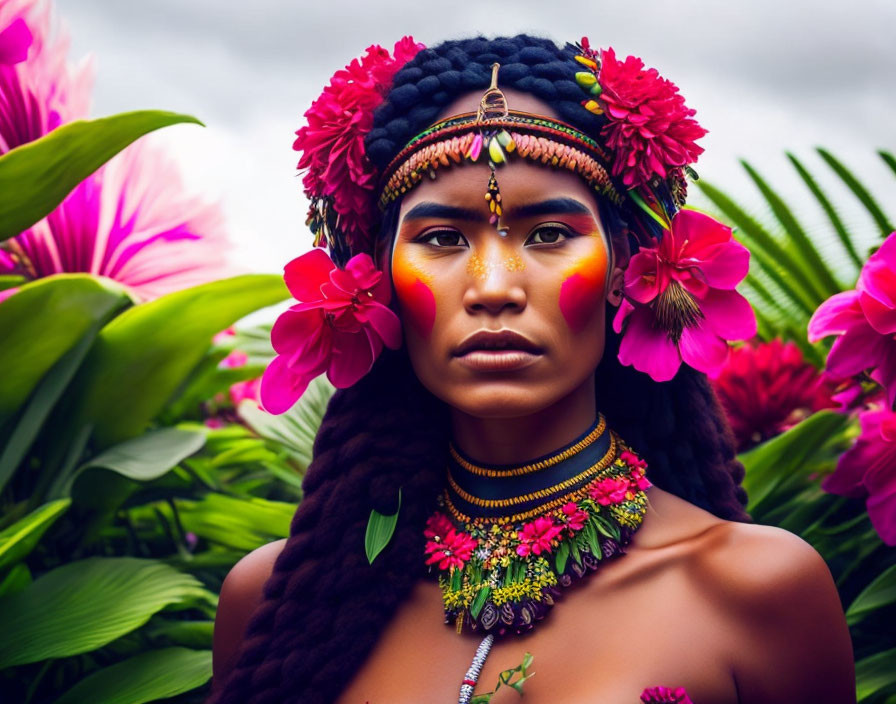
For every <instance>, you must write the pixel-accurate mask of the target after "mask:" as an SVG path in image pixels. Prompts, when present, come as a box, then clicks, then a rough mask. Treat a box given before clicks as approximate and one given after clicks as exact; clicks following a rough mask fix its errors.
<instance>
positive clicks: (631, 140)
mask: <svg viewBox="0 0 896 704" xmlns="http://www.w3.org/2000/svg"><path fill="white" fill-rule="evenodd" d="M597 80H598V83H600V86H601V88H602V92H601V94H600V100H601V102H602V103H603V104H604V112H605V113H606V115H607V118H608V119H609V124H607V125H606V126H605V127H604V128H603V130H602V131H601V134H602V135H603V137H604V138H605V139H606V143H607V146H609V147H610V148H611V149H612V150H613V151H614V153H615V159H614V162H613V166H612V171H613V175H614V176H619V175H621V176H622V182H623V183H624V184H625V185H626V186H628V187H629V188H636V187H638V186H643V185H644V184H647V183H648V182H649V181H650V180H651V179H652V178H653V177H654V176H659V177H660V178H666V175H667V174H668V172H669V170H670V169H673V168H675V167H680V166H684V165H685V164H690V163H693V162H695V161H696V160H697V157H698V156H699V155H700V154H701V153H702V152H703V147H699V146H697V144H696V142H695V140H697V139H699V138H700V137H702V136H703V135H705V134H706V130H705V129H703V128H702V127H701V126H700V125H699V124H697V121H696V120H695V119H694V118H693V115H694V113H695V111H694V110H693V109H691V108H688V107H687V106H686V105H685V104H684V97H683V96H682V95H681V94H680V93H679V92H678V87H677V86H676V85H675V84H674V83H672V82H671V81H668V80H666V79H665V78H663V77H661V76H660V75H659V73H657V70H656V69H654V68H651V69H645V68H644V62H643V61H641V59H639V58H637V57H635V56H629V57H627V58H626V59H625V61H618V60H617V59H616V53H615V52H614V51H613V49H604V50H603V51H601V55H600V73H599V74H598V79H597Z"/></svg>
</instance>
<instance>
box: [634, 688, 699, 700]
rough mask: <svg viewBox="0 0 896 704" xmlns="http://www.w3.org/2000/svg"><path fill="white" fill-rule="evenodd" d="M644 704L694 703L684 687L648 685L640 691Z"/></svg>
mask: <svg viewBox="0 0 896 704" xmlns="http://www.w3.org/2000/svg"><path fill="white" fill-rule="evenodd" d="M641 701H642V702H644V704H694V702H693V701H692V700H691V698H690V697H689V696H688V693H687V692H686V691H685V689H684V687H648V688H647V689H645V690H644V691H643V692H641Z"/></svg>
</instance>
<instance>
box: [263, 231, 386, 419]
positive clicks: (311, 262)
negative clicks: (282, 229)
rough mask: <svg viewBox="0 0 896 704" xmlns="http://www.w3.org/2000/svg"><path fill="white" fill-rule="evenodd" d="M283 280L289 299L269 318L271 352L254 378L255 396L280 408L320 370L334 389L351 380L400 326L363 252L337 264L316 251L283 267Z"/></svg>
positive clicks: (266, 405) (383, 281) (267, 405)
mask: <svg viewBox="0 0 896 704" xmlns="http://www.w3.org/2000/svg"><path fill="white" fill-rule="evenodd" d="M284 279H285V281H286V285H287V287H288V288H289V290H290V293H292V295H293V296H295V298H296V299H297V300H299V301H300V303H299V304H298V305H294V306H292V307H291V308H290V309H289V310H287V311H285V312H284V313H282V314H281V315H280V317H279V318H277V321H276V322H275V323H274V327H273V328H272V329H271V343H272V344H273V346H274V350H275V351H276V352H277V355H278V356H277V357H275V358H274V360H273V361H272V362H271V363H270V365H268V368H267V369H266V370H265V372H264V375H263V376H262V379H261V402H262V405H263V407H264V409H265V410H266V411H268V412H269V413H275V414H277V413H283V412H285V411H286V410H288V409H289V408H290V407H291V406H292V405H293V404H294V403H295V402H296V401H297V400H298V399H299V397H300V396H301V395H302V394H303V393H304V392H305V389H306V388H307V387H308V384H309V382H310V381H311V380H312V379H313V378H314V377H316V376H318V375H320V374H323V373H324V372H326V373H327V378H328V379H329V380H330V381H331V382H332V384H333V385H334V386H336V387H338V388H346V387H348V386H351V385H352V384H354V383H355V382H357V381H358V380H359V379H360V378H361V377H363V376H364V375H365V374H366V373H367V372H368V371H370V368H371V367H372V366H373V362H374V360H375V359H376V358H377V356H378V355H379V354H380V352H381V351H382V349H383V345H386V346H387V347H390V348H392V349H397V348H398V346H399V345H400V344H401V325H400V323H399V320H398V316H396V315H395V313H393V312H392V311H391V310H390V309H389V308H388V307H387V306H386V304H387V303H388V302H389V298H390V288H389V282H388V280H387V279H385V278H384V277H383V272H381V271H379V270H378V269H377V268H376V267H375V266H374V264H373V260H372V259H371V258H370V256H369V255H367V254H363V253H362V254H357V255H355V256H354V257H352V258H351V259H350V260H349V261H348V263H347V264H346V265H345V269H339V268H338V267H337V266H336V265H335V264H334V263H333V261H332V260H331V259H330V257H329V256H328V255H327V254H326V252H324V251H323V250H321V249H313V250H311V251H310V252H308V253H307V254H303V255H302V256H301V257H297V258H296V259H293V260H292V261H291V262H289V264H287V265H286V268H285V273H284Z"/></svg>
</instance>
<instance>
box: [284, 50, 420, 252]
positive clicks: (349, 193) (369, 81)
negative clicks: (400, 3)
mask: <svg viewBox="0 0 896 704" xmlns="http://www.w3.org/2000/svg"><path fill="white" fill-rule="evenodd" d="M423 48H424V46H423V44H418V43H417V42H415V41H414V40H413V38H412V37H409V36H406V37H402V38H401V39H400V40H399V41H398V42H396V43H395V46H394V48H393V50H392V54H390V53H389V51H388V50H386V49H384V48H383V47H381V46H379V45H376V44H374V45H373V46H370V47H368V48H367V50H366V51H367V53H366V54H365V55H364V56H362V57H361V58H360V59H354V60H352V62H351V63H350V64H349V65H348V66H346V67H345V68H344V69H341V70H339V71H337V72H336V73H335V74H333V77H332V78H331V79H330V83H329V85H328V86H327V87H326V88H324V91H323V93H322V94H321V95H320V97H319V98H318V99H317V100H315V101H314V102H313V103H312V105H311V107H310V108H309V109H308V110H307V111H306V112H305V117H306V118H307V119H308V124H307V125H305V126H304V127H302V128H301V129H299V130H298V131H297V132H296V135H297V137H296V140H295V142H294V143H293V149H295V150H296V151H300V152H302V156H301V158H300V159H299V164H298V168H299V169H307V170H308V171H307V173H306V174H305V176H304V178H303V180H302V183H303V184H304V186H305V193H306V195H307V196H308V197H309V198H319V197H330V198H332V199H333V208H334V210H335V211H336V212H337V213H338V214H339V217H340V227H341V228H342V230H343V232H345V233H346V236H347V238H348V241H349V242H350V243H351V244H352V245H353V249H355V250H359V249H361V247H358V246H354V245H355V243H362V244H363V243H365V242H366V241H367V239H368V237H369V233H368V229H369V227H370V223H371V222H373V208H374V202H373V201H374V199H373V197H372V192H373V189H374V187H375V186H376V181H377V172H376V168H375V167H374V166H373V164H371V163H370V160H369V159H368V158H367V156H366V154H365V153H364V138H365V137H366V136H367V134H368V133H369V132H370V130H371V128H372V127H373V111H374V110H375V109H376V108H377V107H378V106H379V105H380V104H381V103H382V102H383V99H384V98H385V95H386V93H387V92H388V91H389V88H390V87H391V85H392V79H393V77H394V76H395V74H396V73H397V72H398V70H399V69H400V68H401V67H402V66H404V65H405V64H406V63H407V62H408V61H410V60H411V59H412V58H413V57H414V56H415V55H416V54H417V52H419V51H420V50H421V49H423Z"/></svg>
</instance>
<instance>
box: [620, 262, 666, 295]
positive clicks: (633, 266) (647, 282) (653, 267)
mask: <svg viewBox="0 0 896 704" xmlns="http://www.w3.org/2000/svg"><path fill="white" fill-rule="evenodd" d="M625 292H626V294H628V295H629V296H631V297H632V298H634V299H635V300H636V301H638V302H639V303H649V302H650V301H652V300H653V299H654V298H656V297H657V296H658V295H659V293H660V286H659V279H658V276H657V257H656V250H654V249H642V250H641V251H639V252H638V253H637V254H636V255H635V256H633V257H632V258H631V260H630V261H629V263H628V268H627V269H626V270H625Z"/></svg>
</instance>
